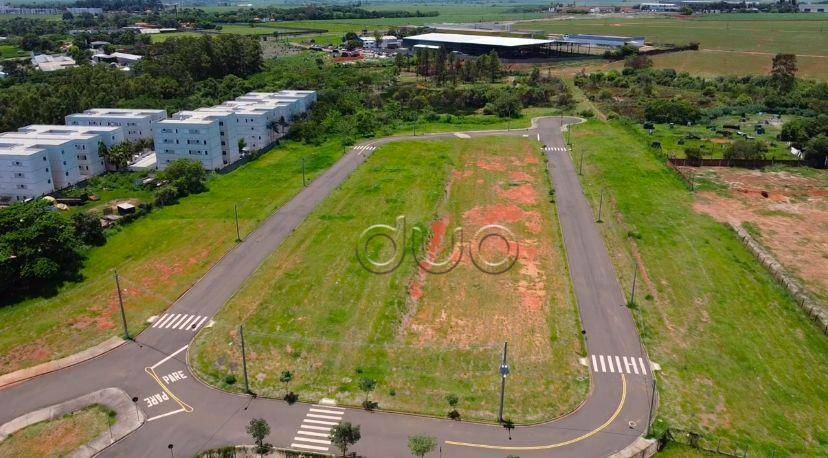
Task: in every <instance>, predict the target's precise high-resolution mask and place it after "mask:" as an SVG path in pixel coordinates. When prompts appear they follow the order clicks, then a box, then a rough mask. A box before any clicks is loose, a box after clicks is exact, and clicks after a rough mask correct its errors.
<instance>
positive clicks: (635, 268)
mask: <svg viewBox="0 0 828 458" xmlns="http://www.w3.org/2000/svg"><path fill="white" fill-rule="evenodd" d="M637 277H638V263H637V262H633V281H632V289H631V290H630V305H633V304H635V280H636V278H637Z"/></svg>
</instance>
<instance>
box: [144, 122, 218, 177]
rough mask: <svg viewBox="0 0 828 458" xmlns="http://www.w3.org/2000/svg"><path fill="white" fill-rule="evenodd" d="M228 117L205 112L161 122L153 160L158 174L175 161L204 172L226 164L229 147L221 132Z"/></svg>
mask: <svg viewBox="0 0 828 458" xmlns="http://www.w3.org/2000/svg"><path fill="white" fill-rule="evenodd" d="M227 119H228V115H227V114H226V113H212V112H207V111H181V112H179V113H176V114H174V115H173V116H172V117H170V118H168V119H165V120H163V121H160V122H159V123H158V125H157V126H156V129H155V157H156V161H157V167H158V169H159V170H164V169H165V168H166V167H167V166H168V165H169V164H170V163H171V162H173V161H175V160H177V159H190V160H193V161H198V162H200V163H201V165H202V166H203V167H204V168H205V169H207V170H218V169H221V168H222V167H224V166H225V165H226V164H229V163H230V161H229V159H227V150H228V148H229V147H230V145H229V144H228V141H227V140H226V139H225V136H223V135H222V128H224V127H225V124H226V122H227Z"/></svg>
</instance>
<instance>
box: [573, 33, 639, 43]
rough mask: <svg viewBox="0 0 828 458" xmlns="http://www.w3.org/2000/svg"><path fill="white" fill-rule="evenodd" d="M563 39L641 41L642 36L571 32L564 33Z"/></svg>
mask: <svg viewBox="0 0 828 458" xmlns="http://www.w3.org/2000/svg"><path fill="white" fill-rule="evenodd" d="M563 37H564V39H582V40H607V41H625V42H626V41H642V40H644V37H621V36H617V35H589V34H572V35H564V36H563Z"/></svg>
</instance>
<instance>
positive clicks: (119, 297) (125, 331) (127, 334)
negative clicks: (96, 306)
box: [115, 269, 132, 340]
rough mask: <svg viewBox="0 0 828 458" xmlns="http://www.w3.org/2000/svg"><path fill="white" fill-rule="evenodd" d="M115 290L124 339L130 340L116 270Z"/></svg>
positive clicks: (116, 271)
mask: <svg viewBox="0 0 828 458" xmlns="http://www.w3.org/2000/svg"><path fill="white" fill-rule="evenodd" d="M115 288H116V289H117V290H118V305H120V306H121V322H122V323H123V325H124V339H126V340H132V337H130V335H129V328H128V327H127V319H126V312H125V311H124V297H123V296H122V295H121V281H120V279H119V278H118V270H117V269H115Z"/></svg>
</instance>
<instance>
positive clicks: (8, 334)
mask: <svg viewBox="0 0 828 458" xmlns="http://www.w3.org/2000/svg"><path fill="white" fill-rule="evenodd" d="M342 152H343V148H342V146H341V145H340V144H339V143H338V142H336V143H333V142H332V143H329V144H324V145H322V146H319V147H310V146H305V145H298V144H289V145H288V146H286V147H284V148H279V149H277V150H274V151H273V152H271V153H269V154H266V155H265V156H263V157H261V158H260V159H259V160H257V161H254V162H252V163H250V164H247V165H244V166H242V167H241V168H240V169H238V170H236V171H234V172H232V173H230V174H227V175H214V176H213V177H212V178H211V179H210V180H209V183H208V186H209V191H207V192H205V193H203V194H199V195H195V196H190V197H187V198H185V199H183V200H182V201H181V203H179V204H178V205H173V206H170V207H165V208H162V209H160V210H157V211H154V212H152V213H151V214H150V215H149V216H147V217H144V218H142V219H139V220H138V221H136V222H134V223H132V224H130V225H127V226H125V227H123V228H122V229H121V230H119V231H118V232H117V233H114V234H111V235H110V236H109V237H108V241H107V244H106V245H104V246H102V247H99V248H94V249H92V250H91V251H90V252H89V254H88V259H87V260H86V263H85V267H84V268H83V270H82V271H81V274H82V276H83V278H84V280H83V281H82V282H78V283H70V284H67V285H66V286H65V287H63V288H61V289H60V291H59V292H58V293H57V295H56V296H54V297H51V298H48V299H33V300H29V301H25V302H21V303H17V304H14V305H7V306H4V307H1V308H0V323H2V324H0V373H6V372H11V371H14V370H16V369H20V368H22V367H27V366H31V365H34V364H37V363H41V362H44V361H48V360H50V359H54V358H60V357H63V356H66V355H68V354H71V353H73V352H75V351H78V350H81V349H84V348H87V347H89V346H91V345H94V344H97V343H99V342H101V341H103V340H106V339H107V338H109V337H110V336H112V335H115V334H117V333H119V331H120V329H119V326H120V324H119V323H120V321H119V320H120V317H119V315H118V313H119V311H118V300H117V295H116V290H115V285H114V280H113V277H112V274H113V273H112V270H113V269H118V272H119V274H121V277H122V279H121V282H122V283H121V285H122V287H123V288H124V300H125V302H126V310H127V318H128V320H129V324H130V328H131V330H132V332H137V331H139V330H141V329H143V327H144V326H145V324H144V322H145V320H146V319H147V318H148V317H149V316H150V315H154V314H157V313H159V312H161V311H162V310H164V309H165V308H167V307H169V305H170V304H172V302H173V301H174V300H175V299H176V298H177V297H178V296H179V295H181V293H183V292H184V291H185V290H186V288H187V287H189V285H191V284H192V283H193V282H194V281H195V280H196V279H198V278H199V277H200V276H201V275H203V274H204V272H205V271H206V270H207V269H208V268H209V267H210V266H212V265H213V264H214V263H215V262H216V261H217V260H218V259H219V258H220V257H221V256H222V255H223V254H224V253H226V252H227V251H228V250H229V249H230V248H232V247H233V246H234V243H235V242H234V240H235V238H236V229H235V223H234V214H233V206H234V205H238V208H239V220H240V221H239V223H240V226H241V230H242V233H243V234H244V233H247V232H249V231H251V230H252V229H253V228H255V227H256V226H258V225H259V223H260V222H261V221H263V220H264V219H265V218H266V217H267V216H269V215H270V214H271V213H273V211H274V210H275V209H276V208H278V207H279V206H280V205H282V204H283V203H284V202H285V201H287V200H288V199H289V198H291V197H293V196H294V195H295V194H296V193H297V192H298V191H299V190H300V189H301V188H302V165H301V161H302V157H306V161H305V169H306V172H307V173H308V174H309V177H310V178H313V177H315V176H317V175H318V174H320V173H321V172H322V171H324V170H325V169H326V168H328V167H329V166H330V165H331V164H333V163H334V162H335V161H336V160H337V159H338V158H339V157H340V155H341V154H342Z"/></svg>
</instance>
